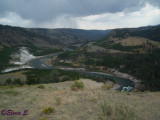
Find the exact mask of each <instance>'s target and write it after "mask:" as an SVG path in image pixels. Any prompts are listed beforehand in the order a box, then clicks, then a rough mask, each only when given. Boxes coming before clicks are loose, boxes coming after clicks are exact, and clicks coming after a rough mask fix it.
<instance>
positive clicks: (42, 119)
mask: <svg viewBox="0 0 160 120" xmlns="http://www.w3.org/2000/svg"><path fill="white" fill-rule="evenodd" d="M40 120H48V119H45V118H41V119H40Z"/></svg>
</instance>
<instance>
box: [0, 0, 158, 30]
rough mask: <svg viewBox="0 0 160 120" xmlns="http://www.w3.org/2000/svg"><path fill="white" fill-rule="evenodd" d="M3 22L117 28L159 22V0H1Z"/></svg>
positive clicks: (0, 20)
mask: <svg viewBox="0 0 160 120" xmlns="http://www.w3.org/2000/svg"><path fill="white" fill-rule="evenodd" d="M0 24H3V25H11V26H20V27H26V28H35V27H36V28H77V29H101V30H105V29H114V28H131V27H140V26H148V25H158V24H160V0H0Z"/></svg>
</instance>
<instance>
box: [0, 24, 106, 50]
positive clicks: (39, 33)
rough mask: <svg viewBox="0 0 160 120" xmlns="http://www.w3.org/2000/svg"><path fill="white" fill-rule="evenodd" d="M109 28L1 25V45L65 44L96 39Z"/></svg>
mask: <svg viewBox="0 0 160 120" xmlns="http://www.w3.org/2000/svg"><path fill="white" fill-rule="evenodd" d="M108 32H109V30H80V29H63V28H62V29H42V28H35V29H33V28H32V29H30V28H22V27H12V26H4V25H0V45H1V46H4V45H5V46H15V45H16V46H17V45H18V46H22V45H25V46H26V45H33V46H38V47H54V46H63V45H68V44H73V43H85V42H88V41H92V40H96V39H99V38H101V37H103V36H104V35H105V34H107V33H108Z"/></svg>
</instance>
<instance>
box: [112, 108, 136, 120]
mask: <svg viewBox="0 0 160 120" xmlns="http://www.w3.org/2000/svg"><path fill="white" fill-rule="evenodd" d="M115 116H116V119H115V120H135V119H136V114H135V110H134V109H133V108H132V109H131V108H129V107H128V106H126V105H117V106H116V108H115Z"/></svg>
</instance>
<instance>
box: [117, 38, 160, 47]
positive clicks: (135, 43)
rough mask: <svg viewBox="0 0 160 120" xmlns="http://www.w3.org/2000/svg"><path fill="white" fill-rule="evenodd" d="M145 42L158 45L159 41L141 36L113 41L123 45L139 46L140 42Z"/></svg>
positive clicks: (159, 45)
mask: <svg viewBox="0 0 160 120" xmlns="http://www.w3.org/2000/svg"><path fill="white" fill-rule="evenodd" d="M147 42H149V43H151V44H153V45H155V46H157V47H160V43H159V42H156V41H152V40H149V39H146V38H143V37H128V38H126V39H122V40H120V41H119V40H116V41H115V43H121V44H122V45H123V46H139V45H142V44H144V43H145V44H147Z"/></svg>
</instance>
